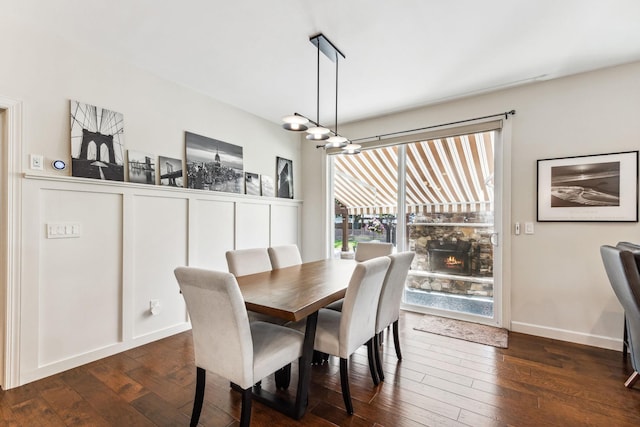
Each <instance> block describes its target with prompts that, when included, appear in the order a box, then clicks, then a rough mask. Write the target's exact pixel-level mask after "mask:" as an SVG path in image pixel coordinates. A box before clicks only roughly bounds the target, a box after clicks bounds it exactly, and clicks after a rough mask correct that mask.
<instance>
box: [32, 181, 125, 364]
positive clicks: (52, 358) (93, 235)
mask: <svg viewBox="0 0 640 427" xmlns="http://www.w3.org/2000/svg"><path fill="white" fill-rule="evenodd" d="M38 194H39V195H40V197H41V200H40V203H41V205H42V207H43V208H42V211H41V212H40V218H41V221H40V224H39V226H40V228H41V230H40V233H39V235H40V239H39V240H40V253H41V256H40V282H39V307H40V312H39V319H38V320H39V327H38V337H39V340H38V346H39V351H38V364H39V365H47V364H50V363H53V362H56V361H59V360H63V359H67V358H70V357H72V356H75V355H77V354H83V353H86V352H89V351H91V350H96V349H99V348H102V347H106V346H109V345H113V344H115V343H117V342H118V341H119V340H120V319H121V309H120V299H121V285H122V272H121V248H122V238H121V236H122V196H121V195H119V194H106V193H91V192H81V191H60V190H43V191H41V192H39V193H38ZM54 222H58V223H59V222H75V223H78V224H80V229H81V235H80V237H78V238H69V239H47V238H46V232H45V229H46V224H47V223H54ZM34 267H35V266H34Z"/></svg>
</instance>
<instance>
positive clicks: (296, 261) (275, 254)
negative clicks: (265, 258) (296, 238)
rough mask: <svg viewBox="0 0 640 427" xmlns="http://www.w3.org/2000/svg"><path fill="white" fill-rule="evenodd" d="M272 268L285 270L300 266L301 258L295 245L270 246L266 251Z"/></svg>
mask: <svg viewBox="0 0 640 427" xmlns="http://www.w3.org/2000/svg"><path fill="white" fill-rule="evenodd" d="M267 252H268V253H269V259H270V260H271V267H272V268H274V269H275V268H285V267H291V266H292V265H300V264H302V256H300V250H299V249H298V246H297V245H280V246H272V247H270V248H268V249H267Z"/></svg>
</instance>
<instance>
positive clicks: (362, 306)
mask: <svg viewBox="0 0 640 427" xmlns="http://www.w3.org/2000/svg"><path fill="white" fill-rule="evenodd" d="M390 262H391V260H390V259H389V258H388V257H378V258H375V259H372V260H369V261H364V262H361V263H359V264H358V265H356V268H355V270H354V271H353V274H352V275H351V280H350V281H349V286H348V287H347V293H346V295H345V297H344V303H343V304H342V316H341V318H340V336H339V350H338V351H339V353H340V354H339V355H338V356H339V357H342V358H347V357H349V355H350V354H351V353H353V352H354V351H356V349H357V348H358V347H360V346H361V345H363V344H364V343H366V342H367V341H369V340H370V339H371V338H373V335H374V334H375V332H376V331H375V327H376V311H377V307H378V300H379V299H380V290H381V289H382V282H383V281H384V277H385V275H386V274H387V270H388V269H389V264H390Z"/></svg>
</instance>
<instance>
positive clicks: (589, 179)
mask: <svg viewBox="0 0 640 427" xmlns="http://www.w3.org/2000/svg"><path fill="white" fill-rule="evenodd" d="M537 206H538V212H537V219H538V221H540V222H543V221H582V222H586V221H589V222H638V151H627V152H623V153H610V154H594V155H588V156H576V157H563V158H557V159H542V160H538V203H537Z"/></svg>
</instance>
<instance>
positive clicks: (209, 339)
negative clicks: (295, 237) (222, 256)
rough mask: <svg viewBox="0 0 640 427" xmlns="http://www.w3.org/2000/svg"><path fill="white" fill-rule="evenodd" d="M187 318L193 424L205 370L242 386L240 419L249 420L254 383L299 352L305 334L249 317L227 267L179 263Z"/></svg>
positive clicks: (245, 422)
mask: <svg viewBox="0 0 640 427" xmlns="http://www.w3.org/2000/svg"><path fill="white" fill-rule="evenodd" d="M174 273H175V276H176V279H177V280H178V284H179V286H180V290H181V291H182V295H183V296H184V300H185V302H186V305H187V311H188V313H189V317H190V318H191V325H192V333H193V343H194V353H195V364H196V394H195V398H194V402H193V411H192V414H191V426H196V425H197V424H198V420H199V418H200V412H201V410H202V403H203V399H204V391H205V384H206V382H205V380H206V372H207V371H209V372H213V373H215V374H217V375H220V376H222V377H224V378H226V379H228V380H229V381H231V382H232V383H234V384H236V385H238V387H239V388H241V389H242V409H241V416H240V425H241V426H249V423H250V420H251V398H252V386H253V385H254V384H255V383H256V382H258V381H259V380H261V379H262V378H264V377H266V376H268V375H269V374H271V373H273V372H275V371H277V370H279V369H281V368H282V367H284V366H287V365H290V364H291V362H293V361H295V360H297V359H299V358H300V356H301V355H302V344H303V341H304V335H303V334H302V333H301V332H299V331H296V330H292V329H290V328H287V327H284V326H280V325H274V324H271V323H265V322H251V323H250V322H249V318H248V316H247V310H246V309H245V306H244V300H243V298H242V294H241V293H240V288H239V287H238V282H236V279H235V277H234V276H233V275H232V274H230V273H226V272H218V271H211V270H203V269H199V268H193V267H178V268H176V269H175V271H174Z"/></svg>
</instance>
